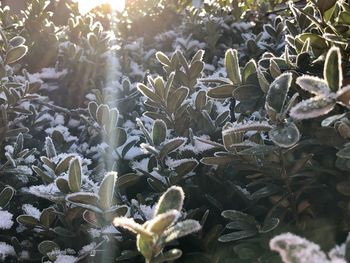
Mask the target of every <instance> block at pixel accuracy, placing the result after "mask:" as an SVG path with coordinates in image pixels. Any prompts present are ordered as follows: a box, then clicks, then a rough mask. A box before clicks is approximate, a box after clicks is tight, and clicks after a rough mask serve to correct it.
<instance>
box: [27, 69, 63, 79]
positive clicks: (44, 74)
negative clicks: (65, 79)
mask: <svg viewBox="0 0 350 263" xmlns="http://www.w3.org/2000/svg"><path fill="white" fill-rule="evenodd" d="M66 74H67V70H66V69H65V70H63V71H56V69H55V68H43V69H42V70H41V72H39V73H34V74H29V80H30V81H31V82H41V80H45V79H58V78H60V77H62V76H64V75H66Z"/></svg>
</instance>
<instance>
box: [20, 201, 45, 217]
mask: <svg viewBox="0 0 350 263" xmlns="http://www.w3.org/2000/svg"><path fill="white" fill-rule="evenodd" d="M22 210H23V212H24V213H25V214H27V215H30V216H32V217H34V218H36V219H38V220H39V219H40V215H41V212H40V210H39V209H38V208H36V207H34V206H32V205H31V204H24V205H22Z"/></svg>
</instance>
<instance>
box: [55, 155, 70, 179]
mask: <svg viewBox="0 0 350 263" xmlns="http://www.w3.org/2000/svg"><path fill="white" fill-rule="evenodd" d="M73 158H74V155H70V156H66V157H65V158H63V159H62V160H61V161H60V162H59V163H58V164H57V166H56V168H55V174H56V175H60V174H61V173H63V172H65V171H67V169H68V167H69V163H70V161H71V160H72V159H73Z"/></svg>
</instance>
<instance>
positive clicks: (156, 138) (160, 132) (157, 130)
mask: <svg viewBox="0 0 350 263" xmlns="http://www.w3.org/2000/svg"><path fill="white" fill-rule="evenodd" d="M166 131H167V126H166V124H165V122H164V121H162V120H155V121H154V122H153V128H152V140H153V143H154V144H155V145H160V144H161V143H162V142H164V140H165V138H166Z"/></svg>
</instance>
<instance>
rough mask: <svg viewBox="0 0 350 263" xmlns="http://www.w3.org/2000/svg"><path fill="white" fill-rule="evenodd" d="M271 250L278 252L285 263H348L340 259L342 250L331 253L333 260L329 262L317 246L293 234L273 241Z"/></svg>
mask: <svg viewBox="0 0 350 263" xmlns="http://www.w3.org/2000/svg"><path fill="white" fill-rule="evenodd" d="M270 248H271V250H273V251H277V252H278V253H279V254H280V256H281V257H282V260H283V262H285V263H292V262H299V263H346V260H345V259H343V258H340V257H338V256H339V255H340V254H341V252H342V251H341V250H342V249H339V248H336V250H334V251H333V250H332V251H331V252H330V256H332V258H331V260H329V259H328V258H327V256H326V254H325V253H324V252H323V251H321V250H320V247H319V246H318V245H317V244H315V243H313V242H310V241H308V240H307V239H305V238H302V237H299V236H297V235H294V234H291V233H285V234H281V235H278V236H276V237H274V238H273V239H271V240H270ZM344 251H345V247H344ZM336 252H338V253H340V254H338V253H337V255H338V256H335V253H336Z"/></svg>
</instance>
